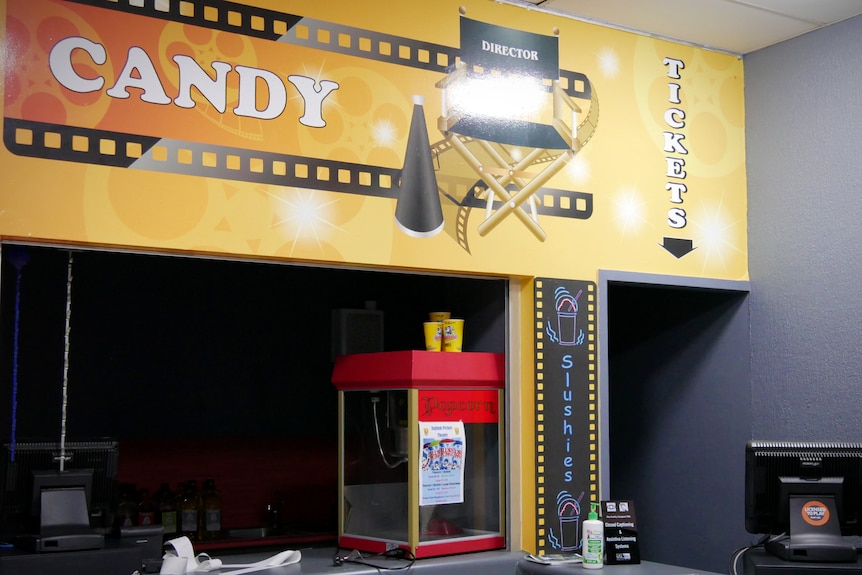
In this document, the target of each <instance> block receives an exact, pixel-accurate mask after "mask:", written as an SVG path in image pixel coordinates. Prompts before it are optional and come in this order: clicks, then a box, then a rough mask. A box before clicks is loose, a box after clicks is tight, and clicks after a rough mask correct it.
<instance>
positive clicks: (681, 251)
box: [659, 237, 697, 259]
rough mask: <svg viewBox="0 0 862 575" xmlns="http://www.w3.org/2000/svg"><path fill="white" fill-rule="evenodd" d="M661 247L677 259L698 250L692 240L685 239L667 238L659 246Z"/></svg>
mask: <svg viewBox="0 0 862 575" xmlns="http://www.w3.org/2000/svg"><path fill="white" fill-rule="evenodd" d="M659 245H660V246H661V247H663V248H664V249H666V250H667V251H669V252H670V253H671V254H673V256H674V257H675V258H676V259H679V258H681V257H682V256H684V255H686V254H688V253H689V252H691V251H694V250H696V249H697V248H696V247H694V245H693V244H692V241H691V240H686V239H683V238H668V237H665V238H664V239H663V240H662V243H661V244H659Z"/></svg>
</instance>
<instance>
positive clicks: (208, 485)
mask: <svg viewBox="0 0 862 575" xmlns="http://www.w3.org/2000/svg"><path fill="white" fill-rule="evenodd" d="M201 504H202V508H203V524H204V528H203V538H204V539H218V538H219V537H220V536H221V496H220V495H219V492H218V490H216V487H215V480H214V479H207V480H205V481H204V485H203V491H202V492H201Z"/></svg>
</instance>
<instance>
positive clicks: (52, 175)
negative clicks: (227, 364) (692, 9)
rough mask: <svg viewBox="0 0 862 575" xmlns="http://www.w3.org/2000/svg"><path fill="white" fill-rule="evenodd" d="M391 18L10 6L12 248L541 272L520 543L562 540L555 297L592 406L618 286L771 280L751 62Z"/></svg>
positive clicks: (629, 42) (7, 94)
mask: <svg viewBox="0 0 862 575" xmlns="http://www.w3.org/2000/svg"><path fill="white" fill-rule="evenodd" d="M373 6H374V7H373V9H369V8H368V6H367V5H366V4H364V3H356V2H352V1H349V0H330V1H327V2H320V1H316V2H314V1H310V0H308V1H307V0H290V1H278V2H277V1H275V0H255V1H254V2H252V1H249V2H247V3H231V2H203V1H200V0H156V1H155V2H142V1H138V0H123V1H121V2H118V1H116V0H40V1H38V2H33V1H32V0H0V9H2V14H0V19H2V21H3V23H4V26H3V31H2V34H3V36H2V44H0V45H2V50H3V53H2V59H0V62H2V66H3V69H2V71H0V82H2V92H3V98H2V102H3V104H2V105H3V139H4V145H3V146H2V147H0V170H2V173H3V183H2V185H0V186H2V187H0V239H3V240H25V241H34V242H44V243H52V244H61V245H62V244H72V245H89V246H100V247H111V248H118V249H134V250H145V251H150V250H151V251H167V252H175V253H197V254H212V255H216V256H225V257H239V258H260V259H277V260H284V261H292V262H314V263H324V264H333V265H342V264H343V265H349V266H368V267H378V268H389V269H403V270H432V271H441V272H453V273H469V274H479V275H494V276H500V277H512V278H528V279H527V280H526V281H523V282H521V283H519V284H518V285H517V286H515V287H514V292H516V293H517V294H518V297H517V298H516V299H517V302H516V304H515V306H516V309H514V310H512V311H513V313H512V316H513V317H515V318H517V322H519V323H520V324H521V326H522V329H521V333H515V334H513V335H512V339H513V340H515V341H517V342H518V344H517V345H513V349H516V350H519V351H518V352H517V353H518V354H520V357H518V358H515V359H514V361H513V363H512V366H513V367H512V373H511V374H510V377H511V378H512V379H513V380H517V381H518V382H519V387H518V389H519V393H520V394H521V395H520V400H521V403H522V405H521V406H520V407H521V409H520V416H519V417H517V418H513V419H518V420H519V421H521V422H522V425H523V426H524V429H525V430H526V431H525V432H524V434H523V437H522V439H521V442H522V445H521V449H522V452H523V453H522V455H521V456H520V459H519V460H517V461H516V463H520V464H521V468H520V469H516V470H514V471H513V473H516V474H517V475H518V479H519V485H515V486H514V487H513V489H517V488H520V490H521V492H520V494H518V495H516V497H515V499H516V502H517V501H520V503H521V505H520V510H518V509H515V510H513V513H514V516H513V523H514V524H518V525H520V528H521V529H522V531H523V534H524V537H523V540H522V541H521V542H515V543H514V545H515V546H518V545H519V544H520V545H521V546H522V547H523V548H525V549H528V550H532V551H535V550H536V549H537V548H539V549H541V550H543V551H545V550H553V549H556V548H558V547H554V545H552V544H551V543H552V542H559V541H562V540H563V539H564V537H563V534H562V531H563V528H562V524H561V523H560V522H559V520H558V519H559V518H552V517H550V515H552V513H551V512H550V511H549V513H548V517H545V516H544V515H543V513H542V511H541V509H544V508H545V507H546V508H547V509H551V508H552V507H553V506H554V505H555V500H554V496H556V497H557V499H559V494H558V493H556V492H555V493H551V492H550V490H551V489H552V487H553V488H554V489H556V490H557V491H559V493H564V492H566V493H567V491H565V490H560V489H562V488H559V489H558V488H557V487H555V486H552V485H550V484H549V487H548V489H549V492H548V494H545V493H544V491H542V489H544V487H539V488H537V489H534V488H536V487H537V486H536V482H541V478H540V479H539V480H538V481H536V480H535V475H536V473H538V474H539V475H540V476H541V473H542V470H541V467H542V465H543V463H544V459H543V458H544V457H545V454H544V453H543V452H541V450H542V447H543V444H542V441H543V440H542V438H541V435H538V437H539V445H538V448H537V447H536V437H537V435H536V434H534V433H533V430H534V429H537V430H538V427H537V426H536V423H537V421H538V420H540V419H541V418H542V417H543V414H542V413H541V409H543V406H544V404H543V403H542V399H541V395H542V393H543V389H542V387H541V386H542V385H543V382H542V381H536V380H537V379H541V377H539V376H537V375H536V374H537V373H538V374H539V375H540V376H542V375H544V374H545V373H551V371H552V370H557V371H560V370H562V371H566V370H568V365H569V362H570V361H571V358H572V357H578V358H580V357H581V356H580V355H577V356H575V355H572V353H573V352H571V350H568V349H565V350H563V351H565V352H566V354H564V355H562V356H561V357H562V359H559V360H558V358H557V357H556V355H554V354H555V353H557V351H559V350H558V349H557V348H556V347H553V348H552V347H551V346H552V344H553V345H559V344H560V340H559V338H557V339H556V340H555V339H554V337H556V335H558V334H556V335H555V334H553V333H552V332H551V331H548V329H546V328H547V327H548V326H552V325H556V324H554V322H558V321H559V320H560V317H559V316H560V310H557V309H555V308H554V305H555V304H554V301H555V300H554V297H555V295H558V292H559V290H563V292H565V293H569V292H571V294H572V295H573V297H572V298H569V299H570V300H571V301H577V305H578V306H580V316H579V317H580V318H582V321H586V322H588V323H587V324H585V325H588V326H589V330H588V332H589V333H587V334H586V337H584V338H580V339H578V343H577V344H575V343H574V342H566V343H567V345H573V346H574V345H581V342H585V346H584V348H577V349H575V348H572V349H574V350H575V351H576V352H577V353H578V354H581V353H582V352H583V356H584V358H586V359H584V361H582V362H580V364H579V365H578V369H579V370H580V371H578V372H577V373H578V377H579V378H580V379H582V380H583V382H585V383H584V385H585V386H590V387H589V388H587V387H585V388H584V389H585V393H587V394H588V397H589V398H590V399H589V401H590V402H591V407H590V409H592V410H594V409H595V405H596V404H595V402H596V393H595V364H596V356H595V353H596V340H595V333H594V326H595V315H596V311H597V310H596V306H597V302H596V300H595V295H596V294H595V284H594V283H593V282H594V281H595V279H596V278H597V275H598V270H600V269H607V270H624V271H635V272H646V273H654V274H667V275H675V276H692V277H703V278H714V279H719V280H747V279H748V267H747V236H746V228H747V222H746V210H747V199H746V184H745V181H746V180H745V156H744V150H745V142H744V133H743V128H744V102H743V63H742V61H741V60H740V59H738V58H736V57H734V56H731V55H727V54H722V53H716V52H711V51H707V50H704V49H700V48H695V47H691V46H687V45H682V44H676V43H672V42H668V41H664V40H660V39H655V38H649V37H645V36H640V35H637V34H633V33H630V32H625V31H621V30H614V29H609V28H605V27H601V26H598V25H595V24H590V23H585V22H580V21H576V20H569V19H563V18H561V17H558V16H554V15H551V14H544V13H540V12H537V11H532V10H527V9H524V8H521V7H517V6H512V5H501V4H498V3H496V2H493V1H492V0H458V1H455V0H436V1H435V2H430V3H424V4H416V3H414V2H409V1H404V0H380V1H378V2H375V3H374V4H373ZM534 278H540V279H539V280H538V281H536V280H535V279H534ZM546 278H568V280H572V281H568V280H562V283H559V285H558V282H557V281H555V280H554V281H550V280H547V279H546ZM534 287H535V292H534V289H533V288H534ZM551 288H556V291H554V290H552V289H551ZM575 294H577V296H575ZM544 303H547V307H545V308H542V305H543V304H544ZM568 313H573V312H571V311H570V312H568ZM582 327H583V326H582ZM545 335H547V337H548V340H547V345H548V348H547V350H548V358H550V359H548V365H547V366H542V362H543V361H544V359H545V358H544V357H543V353H544V352H539V351H537V350H539V349H542V347H541V346H542V344H543V343H544V342H543V341H541V340H542V338H543V337H545ZM534 343H535V344H536V347H535V349H534V348H533V344H534ZM551 359H553V360H554V361H556V363H554V364H552V362H551ZM581 364H582V365H581ZM564 368H565V369H564ZM566 373H568V371H566ZM573 373H574V372H573ZM567 381H568V380H567ZM534 407H535V408H536V409H537V410H539V413H538V415H537V413H536V412H534V411H533V409H534ZM510 409H513V410H514V409H515V408H514V407H512V408H510ZM594 415H595V414H594V413H593V414H592V415H591V417H594ZM591 425H592V427H591V428H590V429H591V430H594V429H595V423H594V422H593V423H592V424H591ZM537 433H539V431H537ZM585 441H586V442H587V443H588V444H589V445H586V444H584V445H579V446H578V449H583V450H587V451H588V453H589V456H590V457H594V456H595V450H596V439H595V431H592V436H591V437H590V438H589V439H587V440H585ZM582 443H583V442H582ZM566 449H570V445H569V444H568V443H567V444H566ZM537 452H539V453H538V456H537ZM585 453H586V451H585ZM566 461H568V459H566ZM581 462H582V461H580V460H579V461H578V462H574V463H581ZM569 463H572V462H569ZM574 463H572V464H573V465H574ZM567 465H568V464H567ZM591 465H592V468H590V469H589V470H588V472H587V479H586V482H588V483H589V485H587V486H585V487H583V489H582V490H584V489H585V490H586V491H587V495H586V498H585V499H584V500H583V501H584V503H586V502H587V500H589V499H591V498H593V499H594V498H595V497H596V496H597V494H596V491H597V489H598V488H597V474H596V470H595V463H593V464H591ZM580 494H581V490H574V491H572V496H573V497H576V498H577V497H580ZM545 499H547V501H545ZM537 507H539V508H540V512H539V517H538V518H537V516H536V515H535V510H536V508H537ZM553 513H556V511H554V512H553ZM546 520H547V521H546ZM554 521H556V524H559V525H560V527H559V528H558V529H557V530H556V531H555V530H554V529H555V528H554ZM546 528H547V531H546ZM554 533H556V536H555V537H552V535H553V534H554ZM536 537H538V540H537V539H536ZM546 541H547V546H545V542H546ZM555 545H556V543H555Z"/></svg>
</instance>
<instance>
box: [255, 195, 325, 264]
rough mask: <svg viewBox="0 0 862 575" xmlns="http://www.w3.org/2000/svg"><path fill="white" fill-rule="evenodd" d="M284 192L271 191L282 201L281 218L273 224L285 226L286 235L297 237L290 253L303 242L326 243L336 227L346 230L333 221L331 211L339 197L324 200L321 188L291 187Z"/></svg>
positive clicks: (279, 213)
mask: <svg viewBox="0 0 862 575" xmlns="http://www.w3.org/2000/svg"><path fill="white" fill-rule="evenodd" d="M283 192H284V193H282V194H270V196H271V197H273V198H274V199H275V200H277V201H278V202H279V206H278V208H277V213H278V215H279V220H278V221H277V222H275V224H273V227H276V228H281V229H282V231H283V232H284V235H285V236H287V237H290V238H291V239H292V241H293V247H291V252H290V255H293V250H294V249H295V247H296V246H297V245H299V244H301V243H307V242H311V243H316V244H317V246H318V247H322V246H323V243H324V242H325V241H326V239H327V238H329V236H330V235H331V234H332V233H333V232H334V231H342V230H341V228H340V227H338V226H337V225H335V224H334V223H332V221H331V215H332V214H333V213H334V212H335V209H334V205H335V204H336V203H337V201H338V200H321V197H320V196H321V195H322V194H321V192H316V191H315V190H301V189H296V188H290V189H286V190H284V191H283Z"/></svg>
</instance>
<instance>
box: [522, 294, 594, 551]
mask: <svg viewBox="0 0 862 575" xmlns="http://www.w3.org/2000/svg"><path fill="white" fill-rule="evenodd" d="M534 295H535V318H534V319H535V324H534V325H535V345H536V349H535V376H536V509H537V511H536V541H537V550H538V552H539V553H560V552H573V551H577V549H578V548H579V547H580V540H579V537H578V533H579V531H578V526H579V524H580V523H581V522H582V521H583V519H585V518H586V516H587V512H588V511H589V502H590V501H596V502H597V501H598V500H599V475H598V474H599V470H598V460H599V451H598V433H599V432H598V374H597V371H596V365H597V359H596V286H595V283H593V282H582V281H580V282H579V281H573V280H556V279H549V278H536V281H535V290H534Z"/></svg>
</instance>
